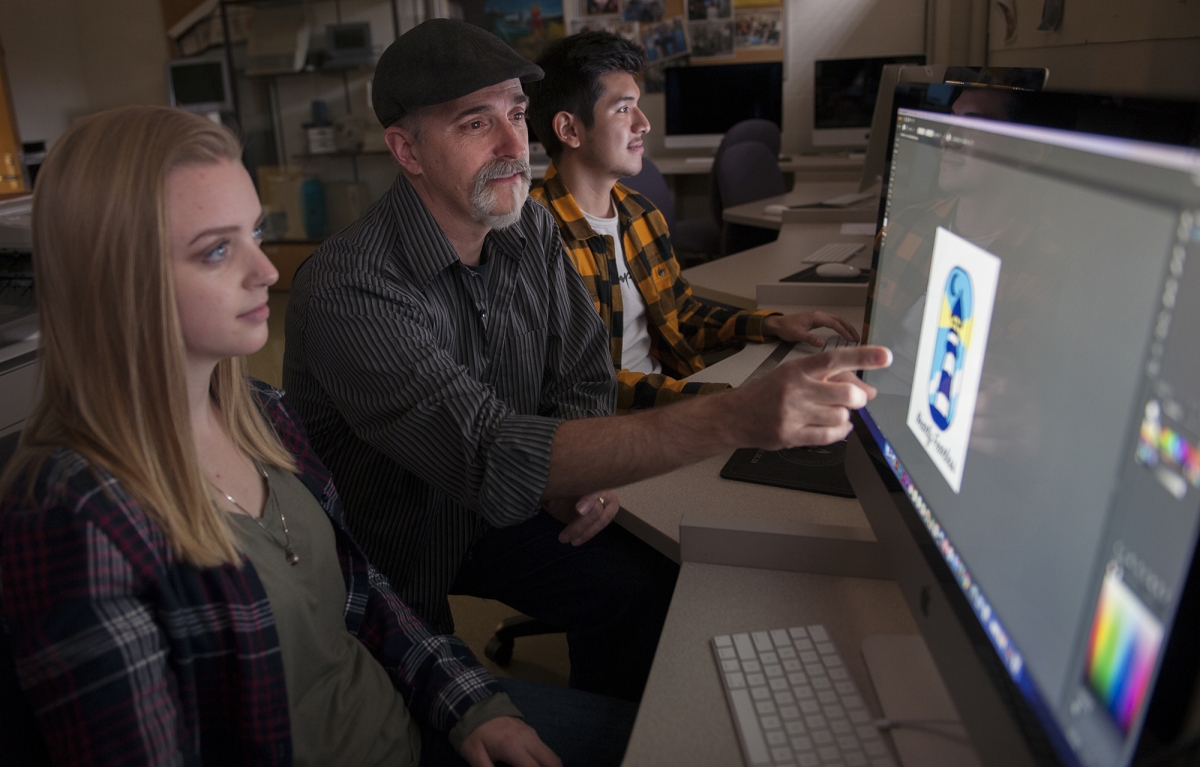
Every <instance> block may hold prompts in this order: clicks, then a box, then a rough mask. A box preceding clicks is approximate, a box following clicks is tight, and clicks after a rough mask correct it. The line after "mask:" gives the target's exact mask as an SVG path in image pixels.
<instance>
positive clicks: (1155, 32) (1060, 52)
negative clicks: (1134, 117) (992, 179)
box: [988, 0, 1200, 99]
mask: <svg viewBox="0 0 1200 767" xmlns="http://www.w3.org/2000/svg"><path fill="white" fill-rule="evenodd" d="M1003 1H1004V2H1005V4H1006V5H1008V6H1009V7H1010V8H1014V9H1015V12H1016V17H1017V28H1016V35H1015V37H1014V39H1012V40H1011V41H1006V40H1005V39H1004V38H1005V34H1006V27H1005V23H1004V18H1003V16H1002V14H1001V11H1000V9H999V8H998V7H997V5H996V3H995V2H993V7H992V13H991V17H990V26H989V32H988V39H989V43H988V47H989V51H988V63H989V64H992V65H993V66H1044V67H1049V68H1050V80H1049V82H1048V83H1047V87H1048V88H1050V89H1052V90H1053V89H1058V90H1081V91H1106V92H1114V93H1127V94H1140V95H1157V96H1173V97H1178V98H1192V99H1195V98H1200V2H1195V0H1190V1H1189V2H1182V1H1181V0H1137V1H1136V2H1133V1H1132V0H1088V1H1087V2H1067V3H1066V4H1065V6H1064V12H1063V22H1062V26H1061V28H1059V29H1058V30H1057V31H1054V32H1041V31H1038V29H1037V26H1038V23H1039V22H1040V21H1041V8H1042V2H1041V0H1003Z"/></svg>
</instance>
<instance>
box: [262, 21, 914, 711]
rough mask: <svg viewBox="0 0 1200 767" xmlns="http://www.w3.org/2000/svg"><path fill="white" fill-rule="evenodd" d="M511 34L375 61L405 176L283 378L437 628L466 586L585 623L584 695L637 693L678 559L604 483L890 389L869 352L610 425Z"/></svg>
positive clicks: (594, 335)
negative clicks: (535, 193)
mask: <svg viewBox="0 0 1200 767" xmlns="http://www.w3.org/2000/svg"><path fill="white" fill-rule="evenodd" d="M541 76H542V71H541V69H539V68H538V67H537V66H535V65H534V64H531V63H530V62H528V61H527V60H525V59H523V58H521V57H520V56H518V55H517V54H516V53H515V52H514V51H512V49H510V48H509V47H508V46H507V45H505V44H504V43H503V42H502V41H500V39H499V38H497V37H495V36H493V35H491V34H490V33H487V32H485V31H483V30H482V29H479V28H477V27H474V26H470V25H468V24H465V23H462V22H457V21H451V20H447V19H435V20H431V21H427V22H425V23H423V24H421V25H419V26H417V27H415V28H414V29H412V30H410V31H409V32H407V33H405V34H404V35H403V36H401V37H400V38H399V39H398V40H396V42H394V43H393V44H392V45H391V46H389V48H388V49H387V51H385V52H384V54H383V56H382V57H381V59H380V61H379V64H378V66H377V68H376V72H375V83H374V101H375V104H374V106H375V111H376V114H377V115H378V117H379V119H380V122H382V123H383V125H384V126H385V131H384V139H385V141H386V142H387V144H388V147H389V149H390V150H391V154H392V156H393V157H394V158H395V159H396V162H397V163H398V164H399V166H400V171H401V172H400V175H399V177H398V178H397V179H396V182H395V184H394V185H393V186H392V188H391V189H390V190H389V192H388V193H387V194H386V195H385V196H384V198H383V199H382V200H380V201H379V202H378V203H376V204H375V205H374V206H373V207H372V208H371V209H370V211H368V212H367V214H366V215H365V216H364V217H363V218H362V219H361V220H359V221H358V222H356V223H355V224H353V225H352V226H350V227H349V228H347V229H345V230H344V231H342V232H339V233H338V234H337V235H334V236H333V237H331V238H329V239H328V240H327V241H326V242H325V243H324V244H322V245H321V247H320V248H318V249H317V251H316V252H315V253H314V254H313V256H312V257H311V258H309V259H308V261H306V262H305V263H304V265H303V266H301V268H300V269H299V271H298V272H297V273H296V277H295V279H294V281H293V283H292V287H291V297H290V303H289V306H288V316H287V347H286V352H285V355H284V384H285V388H286V389H287V399H288V400H289V402H290V403H291V404H292V405H293V406H294V407H296V408H297V410H299V412H300V415H301V416H302V418H303V420H304V424H305V426H306V428H307V429H308V432H309V435H310V438H311V441H312V444H313V446H314V447H315V448H316V450H317V452H318V454H319V455H320V456H321V458H322V460H323V461H324V462H325V463H326V465H327V466H328V467H329V468H330V469H331V470H332V472H333V475H334V477H335V479H336V481H337V486H338V488H339V489H340V492H341V494H342V500H343V502H344V504H345V508H346V509H347V514H348V517H349V523H350V527H351V529H352V531H353V532H354V534H355V536H356V538H358V540H359V541H360V542H361V543H362V545H363V547H364V548H365V549H366V553H367V554H368V556H369V558H370V559H371V561H372V562H374V563H375V565H376V567H378V568H379V570H380V571H382V572H383V573H385V574H386V575H387V576H388V578H389V579H390V580H391V582H392V585H393V587H394V588H395V589H396V591H397V592H398V593H399V595H400V596H401V598H402V599H403V600H404V601H405V602H407V603H408V604H409V605H411V606H412V607H413V608H414V609H415V610H417V612H419V613H420V614H421V615H422V616H423V617H425V618H426V619H428V620H429V621H430V622H432V623H433V624H434V625H435V626H436V627H437V628H438V629H439V630H442V631H450V630H452V628H453V620H452V618H451V615H450V609H449V605H448V603H447V601H446V595H447V594H471V595H475V596H479V597H485V598H490V599H497V600H500V601H502V602H504V603H505V604H508V605H510V606H511V607H513V608H515V609H517V610H520V611H521V612H523V613H525V614H527V615H530V616H533V617H535V618H538V619H541V620H543V621H545V622H547V623H549V624H551V625H553V626H556V627H560V628H562V629H564V630H565V631H566V632H567V641H568V644H569V647H570V658H571V685H572V686H573V687H578V688H581V689H585V690H589V691H593V692H599V693H605V694H608V695H613V696H617V697H623V698H627V699H630V700H637V699H638V698H640V696H641V691H642V688H643V686H644V684H645V680H646V676H647V674H648V673H649V669H650V664H651V661H652V660H653V657H654V650H655V648H656V646H657V642H658V636H659V633H660V632H661V629H662V624H663V620H664V618H665V615H666V610H667V606H668V604H669V602H670V597H671V593H672V591H673V588H674V582H675V577H676V574H677V572H678V567H677V565H675V564H674V563H673V562H671V561H670V560H668V559H666V558H665V557H663V556H662V555H661V554H659V553H658V552H657V551H655V550H654V549H652V548H651V547H649V546H648V545H646V544H644V543H643V542H641V541H640V540H639V539H637V538H636V537H634V536H633V535H631V534H630V533H628V532H627V531H625V530H624V529H622V528H621V527H620V526H617V525H609V522H610V521H611V520H612V518H613V516H614V515H615V514H616V511H617V508H618V506H619V503H618V501H617V499H616V496H615V494H614V493H613V492H612V491H611V490H607V489H606V488H611V487H618V486H620V485H624V484H628V483H630V482H634V481H637V480H640V479H643V478H646V477H650V476H654V475H656V474H661V473H664V472H667V471H670V470H672V469H675V468H678V467H680V466H683V465H686V464H688V463H692V462H695V461H699V460H702V459H704V458H706V457H709V456H712V455H715V454H717V453H720V452H728V451H730V450H732V449H735V448H737V447H748V446H758V447H764V448H771V449H774V448H779V447H788V446H795V445H802V444H824V443H828V442H832V441H835V440H838V439H841V438H842V437H844V436H845V434H846V433H847V432H848V431H849V428H850V427H849V420H848V419H849V416H848V412H847V407H861V406H863V405H864V404H866V401H867V398H868V397H869V396H873V393H874V392H873V390H871V389H870V387H867V386H866V385H865V384H862V383H861V381H859V380H858V379H857V378H855V377H854V376H853V374H852V373H850V372H849V371H851V370H854V369H862V368H871V367H879V366H882V365H886V364H887V363H888V360H889V359H890V355H889V353H888V352H887V350H885V349H879V348H874V347H864V348H860V349H852V350H838V351H836V352H832V353H828V354H822V355H816V356H814V357H812V358H809V359H808V360H800V361H797V362H794V363H787V364H785V365H781V366H780V367H779V369H778V371H777V373H775V374H772V375H768V376H764V377H763V378H761V379H759V380H758V381H756V382H755V383H754V384H753V385H750V386H745V387H742V388H741V389H734V390H731V391H729V392H726V393H723V394H715V395H712V396H710V397H703V398H698V399H696V400H694V401H690V402H684V403H681V404H678V405H672V406H670V407H665V408H659V409H656V410H652V411H647V412H644V413H637V414H634V415H628V416H621V417H611V416H612V413H613V411H614V408H615V404H616V391H617V387H616V378H615V375H614V372H613V367H612V363H611V360H610V358H609V339H608V333H607V330H606V329H605V327H604V326H603V325H602V324H601V322H600V318H599V315H598V314H597V312H596V310H595V309H594V308H593V306H592V300H591V297H590V295H589V294H588V291H587V289H586V288H585V287H584V284H583V281H582V279H581V278H580V276H579V274H578V272H576V271H575V269H574V267H573V266H572V264H571V262H570V260H569V259H568V258H567V256H566V254H565V252H564V251H563V247H562V243H561V240H560V238H559V234H558V227H557V226H556V225H555V222H554V220H553V218H551V216H550V214H549V213H548V212H547V211H546V209H545V208H543V207H542V206H541V205H539V204H537V203H536V202H532V201H529V200H527V193H528V188H529V184H530V169H529V163H528V159H527V157H528V135H527V132H526V128H525V123H524V117H525V105H526V102H527V99H526V97H525V94H524V93H523V91H522V87H521V83H522V82H523V81H529V80H535V79H538V78H540V77H541Z"/></svg>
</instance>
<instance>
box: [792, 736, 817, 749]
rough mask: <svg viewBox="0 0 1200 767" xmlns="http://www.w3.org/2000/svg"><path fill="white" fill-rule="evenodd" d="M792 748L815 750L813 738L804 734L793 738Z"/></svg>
mask: <svg viewBox="0 0 1200 767" xmlns="http://www.w3.org/2000/svg"><path fill="white" fill-rule="evenodd" d="M792 748H794V749H796V750H797V751H812V750H813V742H812V739H810V738H806V737H804V736H800V737H797V738H792Z"/></svg>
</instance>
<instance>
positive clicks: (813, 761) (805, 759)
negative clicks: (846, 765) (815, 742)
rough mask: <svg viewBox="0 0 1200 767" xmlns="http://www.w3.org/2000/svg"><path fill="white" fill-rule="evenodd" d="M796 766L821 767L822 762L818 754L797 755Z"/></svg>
mask: <svg viewBox="0 0 1200 767" xmlns="http://www.w3.org/2000/svg"><path fill="white" fill-rule="evenodd" d="M796 764H798V765H800V767H821V762H820V761H818V757H817V755H816V754H797V755H796Z"/></svg>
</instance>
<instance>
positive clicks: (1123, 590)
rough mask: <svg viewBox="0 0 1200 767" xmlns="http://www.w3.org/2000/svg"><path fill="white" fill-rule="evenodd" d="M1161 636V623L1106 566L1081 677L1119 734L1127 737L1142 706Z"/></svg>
mask: <svg viewBox="0 0 1200 767" xmlns="http://www.w3.org/2000/svg"><path fill="white" fill-rule="evenodd" d="M1162 638H1163V627H1162V623H1160V622H1159V620H1158V618H1156V617H1155V616H1154V614H1153V613H1151V612H1150V611H1149V610H1147V609H1146V606H1145V605H1143V604H1142V603H1141V601H1140V600H1139V599H1138V598H1137V597H1136V596H1135V595H1134V593H1133V592H1132V591H1130V590H1129V587H1128V586H1126V585H1125V581H1123V580H1121V574H1120V571H1119V570H1118V569H1117V568H1115V567H1113V566H1111V565H1110V566H1109V570H1108V572H1107V573H1106V574H1105V576H1104V583H1103V585H1102V586H1101V587H1100V602H1099V604H1097V605H1096V616H1095V618H1094V619H1093V621H1092V635H1091V639H1090V641H1089V642H1088V654H1087V664H1086V667H1085V668H1086V672H1085V673H1086V676H1087V681H1088V684H1089V685H1090V686H1091V688H1092V692H1094V693H1095V694H1096V696H1097V697H1098V698H1099V699H1100V702H1101V703H1102V704H1103V705H1104V707H1105V708H1106V709H1108V712H1109V713H1110V714H1112V716H1113V718H1114V719H1115V720H1116V722H1117V724H1118V725H1119V726H1120V728H1121V732H1122V733H1125V734H1128V732H1129V726H1130V725H1131V724H1133V721H1134V719H1136V718H1137V715H1138V713H1139V712H1140V711H1141V710H1142V705H1143V704H1144V703H1145V702H1146V696H1147V694H1148V693H1149V691H1150V681H1151V675H1152V674H1153V673H1154V665H1155V663H1156V662H1157V660H1158V651H1159V649H1160V648H1161V647H1162Z"/></svg>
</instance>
